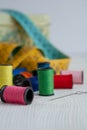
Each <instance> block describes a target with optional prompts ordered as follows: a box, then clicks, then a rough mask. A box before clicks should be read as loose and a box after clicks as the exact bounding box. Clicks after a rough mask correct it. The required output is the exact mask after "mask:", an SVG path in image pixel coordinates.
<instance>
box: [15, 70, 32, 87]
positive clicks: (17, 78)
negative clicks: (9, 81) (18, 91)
mask: <svg viewBox="0 0 87 130" xmlns="http://www.w3.org/2000/svg"><path fill="white" fill-rule="evenodd" d="M32 76H33V75H32V74H31V73H30V72H22V73H20V74H18V75H16V76H14V77H13V83H14V85H16V86H21V85H22V83H23V81H24V80H25V79H26V78H30V77H32Z"/></svg>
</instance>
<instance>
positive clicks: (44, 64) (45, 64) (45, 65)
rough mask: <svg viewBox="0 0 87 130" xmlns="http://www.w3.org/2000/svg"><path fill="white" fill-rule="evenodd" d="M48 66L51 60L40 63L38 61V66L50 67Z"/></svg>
mask: <svg viewBox="0 0 87 130" xmlns="http://www.w3.org/2000/svg"><path fill="white" fill-rule="evenodd" d="M48 67H50V63H49V62H39V63H37V68H48Z"/></svg>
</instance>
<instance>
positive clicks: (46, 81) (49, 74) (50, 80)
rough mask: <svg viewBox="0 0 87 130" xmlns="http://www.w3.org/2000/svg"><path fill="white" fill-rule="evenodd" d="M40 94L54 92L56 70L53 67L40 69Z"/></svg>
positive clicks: (45, 94)
mask: <svg viewBox="0 0 87 130" xmlns="http://www.w3.org/2000/svg"><path fill="white" fill-rule="evenodd" d="M38 81H39V95H41V96H50V95H53V94H54V70H53V69H52V68H41V69H38Z"/></svg>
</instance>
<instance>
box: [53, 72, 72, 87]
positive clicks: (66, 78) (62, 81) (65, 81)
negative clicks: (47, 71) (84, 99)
mask: <svg viewBox="0 0 87 130" xmlns="http://www.w3.org/2000/svg"><path fill="white" fill-rule="evenodd" d="M72 87H73V81H72V75H71V74H70V75H54V88H55V89H71V88H72Z"/></svg>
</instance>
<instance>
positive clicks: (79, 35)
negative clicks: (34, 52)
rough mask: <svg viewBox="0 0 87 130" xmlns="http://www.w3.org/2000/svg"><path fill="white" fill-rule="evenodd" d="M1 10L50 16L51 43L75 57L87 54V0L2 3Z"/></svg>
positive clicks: (12, 1)
mask: <svg viewBox="0 0 87 130" xmlns="http://www.w3.org/2000/svg"><path fill="white" fill-rule="evenodd" d="M0 8H10V9H16V10H19V11H22V12H23V13H26V14H30V15H31V14H47V15H48V16H49V17H50V38H49V39H50V41H51V42H52V43H53V44H54V45H55V46H56V47H57V48H59V49H60V50H61V51H63V52H64V53H66V54H68V55H69V56H71V57H77V56H81V57H84V56H86V54H87V45H86V44H87V0H0Z"/></svg>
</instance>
